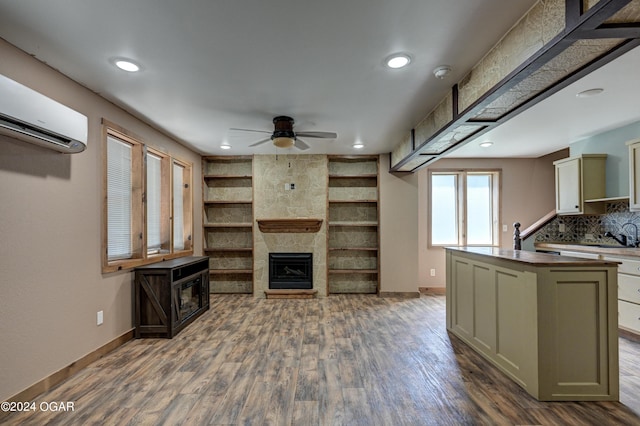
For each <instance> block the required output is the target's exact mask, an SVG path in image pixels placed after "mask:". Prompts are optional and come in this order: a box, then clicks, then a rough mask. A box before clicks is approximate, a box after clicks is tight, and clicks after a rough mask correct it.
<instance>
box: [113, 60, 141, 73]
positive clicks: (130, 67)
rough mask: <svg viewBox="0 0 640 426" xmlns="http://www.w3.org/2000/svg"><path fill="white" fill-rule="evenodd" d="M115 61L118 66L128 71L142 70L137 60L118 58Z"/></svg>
mask: <svg viewBox="0 0 640 426" xmlns="http://www.w3.org/2000/svg"><path fill="white" fill-rule="evenodd" d="M113 63H114V64H115V65H116V67H118V68H120V69H121V70H123V71H127V72H138V71H140V65H138V64H136V63H135V62H132V61H131V60H129V59H116V60H115V61H114V62H113Z"/></svg>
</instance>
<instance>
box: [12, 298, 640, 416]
mask: <svg viewBox="0 0 640 426" xmlns="http://www.w3.org/2000/svg"><path fill="white" fill-rule="evenodd" d="M211 303H212V309H211V310H210V311H209V312H207V313H206V314H205V315H204V316H203V317H201V318H200V319H198V320H197V321H196V322H195V323H193V324H192V325H191V326H189V327H188V328H187V329H185V330H184V331H182V332H181V333H180V334H179V335H178V336H176V337H175V338H174V339H172V340H164V339H142V340H134V341H130V342H128V343H126V344H125V345H124V346H122V347H120V348H118V349H117V350H115V351H114V352H112V353H110V354H109V355H107V356H105V357H104V358H102V359H101V360H99V361H98V362H96V363H94V364H92V365H90V366H89V367H88V368H86V369H84V370H82V371H81V372H79V373H78V374H76V375H75V376H73V377H71V378H70V379H68V380H67V381H65V382H63V383H62V384H60V385H59V386H57V387H55V388H54V389H52V390H50V391H49V392H47V393H45V394H43V395H41V396H39V397H38V398H37V399H36V403H37V404H39V403H40V402H42V401H46V402H51V401H72V402H73V403H74V407H75V411H74V412H58V413H53V412H40V411H38V412H34V413H20V414H17V415H13V416H10V417H8V418H5V419H4V422H7V423H9V424H20V425H30V424H33V425H43V424H61V425H89V424H100V425H102V424H117V425H127V424H131V425H134V424H135V425H137V424H148V425H155V424H185V425H205V424H226V425H229V424H234V425H235V424H246V425H262V424H273V425H281V424H282V425H289V424H296V425H393V426H396V425H478V424H486V425H493V424H499V425H503V424H504V425H516V424H518V425H520V424H542V425H634V424H635V425H639V424H640V401H639V399H640V364H639V363H638V361H640V344H637V343H632V342H629V341H627V340H624V339H621V340H620V355H621V356H620V359H621V361H620V369H621V372H620V376H621V377H620V378H621V393H622V397H621V402H619V403H618V402H615V403H613V402H584V403H573V402H569V403H559V402H555V403H544V402H538V401H536V400H535V399H533V398H531V397H530V396H529V395H528V394H527V393H525V392H524V391H523V390H522V389H521V388H520V387H518V386H517V385H516V384H515V383H513V382H511V381H510V380H508V379H507V378H506V377H505V376H503V375H502V373H500V372H499V371H498V370H496V369H495V368H494V367H492V366H490V365H489V364H487V363H486V362H485V361H484V360H483V359H482V358H481V357H479V356H478V355H477V354H476V353H475V352H473V351H472V350H470V349H469V348H468V347H467V346H465V345H464V344H463V343H461V342H460V341H459V340H458V339H456V338H455V337H454V336H450V335H448V334H447V332H446V330H445V320H444V314H445V301H444V297H443V296H423V297H421V298H420V299H408V300H406V299H405V300H403V299H393V298H386V299H381V298H378V297H375V296H355V295H354V296H351V295H347V296H331V297H329V298H326V299H314V300H264V299H258V300H256V299H254V298H252V297H250V296H236V295H229V296H220V295H216V296H213V297H212V298H211Z"/></svg>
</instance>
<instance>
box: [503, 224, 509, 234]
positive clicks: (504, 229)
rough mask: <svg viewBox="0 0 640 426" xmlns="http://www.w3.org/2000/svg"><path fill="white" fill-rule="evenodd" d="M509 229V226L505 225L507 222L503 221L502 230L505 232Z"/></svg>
mask: <svg viewBox="0 0 640 426" xmlns="http://www.w3.org/2000/svg"><path fill="white" fill-rule="evenodd" d="M508 230H509V228H508V227H507V224H506V223H504V224H502V232H507V231H508Z"/></svg>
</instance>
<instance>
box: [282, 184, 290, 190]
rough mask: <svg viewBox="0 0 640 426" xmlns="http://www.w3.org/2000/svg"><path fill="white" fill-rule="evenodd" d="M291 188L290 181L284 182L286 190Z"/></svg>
mask: <svg viewBox="0 0 640 426" xmlns="http://www.w3.org/2000/svg"><path fill="white" fill-rule="evenodd" d="M290 189H291V184H290V183H285V184H284V190H285V191H288V190H290Z"/></svg>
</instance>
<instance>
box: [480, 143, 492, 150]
mask: <svg viewBox="0 0 640 426" xmlns="http://www.w3.org/2000/svg"><path fill="white" fill-rule="evenodd" d="M491 145H493V142H489V141H487V142H482V143H481V144H480V146H481V147H483V148H489V147H490V146H491Z"/></svg>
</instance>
